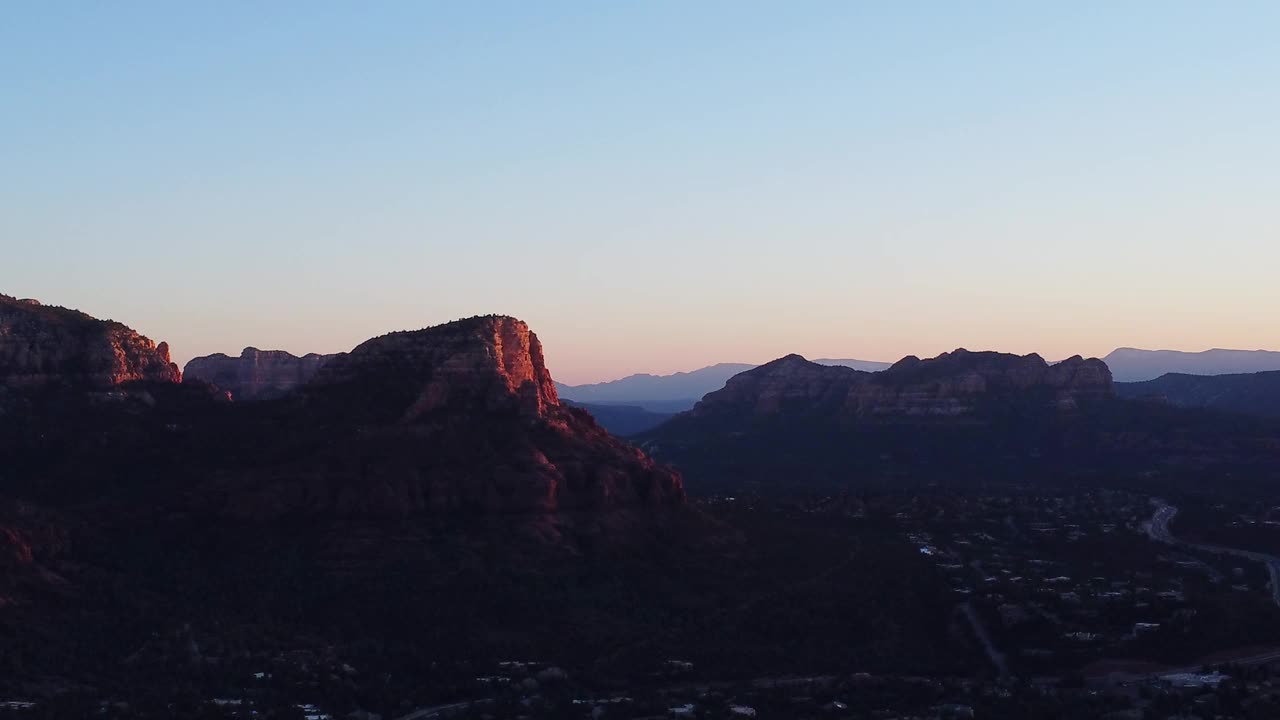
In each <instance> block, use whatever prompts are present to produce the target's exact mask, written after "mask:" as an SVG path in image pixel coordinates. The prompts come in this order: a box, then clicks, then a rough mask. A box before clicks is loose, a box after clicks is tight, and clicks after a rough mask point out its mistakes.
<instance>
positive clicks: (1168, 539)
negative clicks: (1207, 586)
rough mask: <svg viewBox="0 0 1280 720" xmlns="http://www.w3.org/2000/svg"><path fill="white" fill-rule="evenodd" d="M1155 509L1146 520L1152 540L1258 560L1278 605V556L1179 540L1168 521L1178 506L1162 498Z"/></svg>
mask: <svg viewBox="0 0 1280 720" xmlns="http://www.w3.org/2000/svg"><path fill="white" fill-rule="evenodd" d="M1155 503H1156V511H1155V513H1154V514H1153V515H1152V516H1151V520H1149V521H1147V523H1146V529H1147V535H1149V536H1150V537H1151V539H1152V540H1156V541H1159V542H1162V543H1167V544H1169V545H1175V546H1178V547H1182V548H1186V549H1188V550H1198V551H1200V552H1207V553H1213V554H1215V555H1234V556H1236V557H1239V558H1244V559H1246V560H1252V561H1254V562H1260V563H1262V564H1263V565H1266V567H1267V572H1268V573H1270V574H1271V600H1272V601H1273V602H1274V603H1275V604H1276V605H1280V557H1276V556H1275V555H1268V554H1266V553H1260V552H1254V551H1252V550H1240V549H1239V548H1229V547H1223V546H1221V545H1207V544H1203V543H1191V542H1186V541H1185V540H1179V539H1178V538H1176V537H1174V536H1173V533H1172V532H1170V531H1169V523H1170V522H1172V521H1173V518H1174V516H1175V515H1177V514H1178V508H1176V507H1174V506H1173V505H1169V504H1168V503H1166V502H1164V501H1163V500H1156V501H1155Z"/></svg>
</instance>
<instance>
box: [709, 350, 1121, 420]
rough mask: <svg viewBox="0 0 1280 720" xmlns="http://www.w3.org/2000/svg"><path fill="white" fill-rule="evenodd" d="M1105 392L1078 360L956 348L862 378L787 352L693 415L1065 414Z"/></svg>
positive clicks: (1093, 369) (1107, 384) (1091, 366)
mask: <svg viewBox="0 0 1280 720" xmlns="http://www.w3.org/2000/svg"><path fill="white" fill-rule="evenodd" d="M1112 392H1113V390H1112V383H1111V373H1110V371H1109V370H1107V366H1106V365H1105V364H1104V363H1103V362H1102V361H1101V360H1097V359H1090V360H1085V359H1083V358H1081V357H1079V356H1076V357H1073V358H1071V359H1069V360H1065V361H1063V362H1061V363H1058V364H1056V365H1050V364H1048V363H1046V362H1045V361H1044V360H1043V359H1042V358H1041V357H1040V356H1039V355H1034V354H1033V355H1026V356H1017V355H1009V354H1004V353H994V352H969V351H967V350H964V349H960V350H956V351H954V352H951V353H943V354H942V355H939V356H938V357H936V358H932V359H929V360H921V359H919V358H917V357H914V356H909V357H906V358H903V359H902V360H900V361H898V362H897V363H895V364H894V365H893V366H892V367H890V368H889V369H887V370H884V371H882V372H878V373H869V372H861V371H858V370H853V369H850V368H847V367H838V366H827V365H819V364H817V363H813V362H809V361H808V360H805V359H804V358H803V357H800V356H799V355H788V356H786V357H783V358H780V359H778V360H774V361H773V362H771V363H768V364H766V365H762V366H760V367H759V368H756V369H754V370H751V371H748V372H745V373H742V374H740V375H737V376H735V377H734V378H732V379H730V380H729V382H728V383H727V384H726V385H725V387H724V389H723V390H720V391H717V392H714V393H710V394H708V395H707V396H706V397H705V398H704V399H703V400H702V402H700V403H698V405H697V406H696V407H695V408H694V410H693V412H692V415H693V416H695V417H696V416H699V415H702V416H705V415H713V414H716V413H746V414H749V415H756V416H764V415H770V414H774V413H780V412H785V411H787V410H794V411H797V412H803V413H805V414H806V415H810V416H811V415H814V414H825V415H829V416H832V417H841V418H844V419H848V420H862V421H867V420H884V421H888V420H910V419H912V418H920V419H923V418H931V417H932V418H940V417H957V416H965V415H971V414H973V413H975V412H976V411H977V410H978V409H979V406H980V405H983V404H989V403H992V402H996V403H1006V404H1007V403H1020V404H1027V403H1030V404H1038V405H1043V406H1046V407H1053V408H1056V409H1059V410H1068V409H1072V408H1075V407H1077V406H1078V404H1079V402H1080V401H1081V400H1084V399H1086V398H1100V397H1109V396H1110V395H1111V394H1112Z"/></svg>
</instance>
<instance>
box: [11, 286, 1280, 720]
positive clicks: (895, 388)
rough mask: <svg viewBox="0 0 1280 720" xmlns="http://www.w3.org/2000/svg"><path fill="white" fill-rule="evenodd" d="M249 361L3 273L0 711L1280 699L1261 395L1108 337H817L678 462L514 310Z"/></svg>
mask: <svg viewBox="0 0 1280 720" xmlns="http://www.w3.org/2000/svg"><path fill="white" fill-rule="evenodd" d="M245 357H248V358H249V359H250V360H251V361H252V364H253V366H254V367H262V363H264V362H266V361H265V360H263V359H262V358H263V357H264V355H263V354H261V353H258V354H255V353H242V356H241V360H240V361H236V360H235V359H233V358H225V359H224V360H221V361H220V362H221V363H222V365H220V366H218V367H211V368H210V372H211V373H213V375H212V376H213V377H228V378H234V379H235V381H236V382H237V383H239V384H238V385H237V386H236V388H237V389H236V391H235V392H231V393H229V392H228V391H226V390H223V389H221V388H219V387H217V386H216V385H215V384H210V383H209V382H207V381H201V380H199V379H195V378H191V377H188V378H186V379H185V381H184V379H183V378H182V375H181V373H180V372H179V371H178V369H177V367H176V366H174V365H173V364H172V363H170V362H169V357H168V349H167V347H165V346H164V345H163V343H161V344H156V343H153V342H152V341H151V340H149V339H147V338H145V337H143V336H141V335H138V334H137V333H135V332H134V331H132V330H130V329H129V328H127V327H126V326H124V325H121V324H119V323H111V322H104V321H99V320H95V319H94V318H92V317H90V316H88V315H84V314H82V313H77V312H75V311H70V310H66V309H63V308H54V307H47V306H43V305H39V304H37V303H33V302H27V301H19V300H15V299H13V298H5V297H0V650H2V652H0V714H3V715H12V716H17V717H51V718H61V717H108V718H134V717H139V718H142V717H145V718H173V717H281V718H298V717H304V718H310V719H312V720H320V719H321V718H339V717H352V718H366V719H367V718H371V717H374V716H382V717H384V718H406V719H408V718H431V717H451V716H459V717H491V718H517V717H537V718H562V717H580V718H592V719H593V720H594V719H596V718H600V717H617V718H640V717H655V716H669V717H713V718H720V717H756V716H760V717H858V718H872V717H874V718H888V717H927V718H963V717H978V716H980V717H997V718H1001V717H1007V718H1025V717H1046V718H1055V717H1056V718H1093V717H1107V716H1109V717H1114V718H1145V717H1153V718H1166V717H1178V716H1186V715H1187V714H1188V713H1195V714H1197V715H1199V716H1202V717H1229V718H1235V717H1239V718H1246V717H1248V718H1254V717H1273V716H1274V713H1275V711H1276V709H1277V707H1278V706H1277V703H1276V701H1275V699H1274V697H1273V693H1272V687H1273V686H1272V685H1271V682H1270V679H1269V678H1270V669H1269V668H1270V664H1271V663H1273V662H1275V661H1276V660H1277V659H1280V606H1278V604H1277V599H1278V598H1277V594H1276V587H1277V584H1278V583H1277V581H1276V577H1275V575H1274V573H1275V572H1276V570H1275V567H1274V565H1280V561H1277V562H1276V563H1274V564H1273V563H1272V562H1271V560H1270V559H1269V558H1270V557H1271V556H1270V555H1267V553H1270V552H1276V551H1277V548H1278V547H1280V543H1274V542H1273V541H1274V538H1272V537H1271V536H1270V535H1268V534H1267V532H1268V528H1271V527H1272V526H1271V523H1273V522H1280V520H1277V518H1276V516H1275V510H1274V508H1271V507H1270V504H1269V502H1270V500H1269V494H1268V488H1269V487H1271V486H1272V479H1273V478H1274V476H1275V474H1276V472H1278V471H1280V467H1278V466H1277V464H1276V462H1275V458H1276V453H1277V452H1280V443H1277V441H1276V438H1277V435H1276V434H1275V432H1274V426H1273V425H1271V424H1268V423H1267V421H1263V420H1259V419H1256V418H1248V417H1244V416H1235V415H1220V414H1215V413H1206V412H1204V411H1191V410H1185V409H1180V408H1175V407H1170V406H1168V405H1166V404H1151V403H1145V402H1127V401H1124V400H1121V399H1118V398H1116V397H1115V396H1114V392H1113V388H1112V386H1111V379H1110V374H1109V371H1108V370H1107V368H1106V366H1105V365H1104V364H1102V363H1101V362H1100V361H1096V360H1083V359H1078V358H1077V359H1072V360H1069V361H1067V362H1065V363H1061V364H1059V365H1057V366H1049V365H1048V364H1047V363H1044V361H1043V360H1040V359H1039V358H1036V357H1035V356H1028V357H1025V358H1017V357H1015V356H1007V355H999V354H996V353H967V352H964V351H958V352H957V353H952V354H948V355H945V356H943V357H941V358H938V359H934V360H924V361H921V360H915V359H907V360H904V361H903V362H902V363H899V364H898V365H895V366H894V368H891V369H890V370H886V371H885V372H884V373H877V374H872V373H865V372H860V371H858V370H854V369H851V368H832V367H827V366H821V365H816V364H813V363H807V362H806V361H804V360H803V359H802V358H798V357H794V356H792V357H788V358H784V359H782V360H779V361H777V362H776V363H771V364H769V365H766V366H762V367H761V368H757V369H754V370H752V371H750V372H748V373H744V374H743V375H739V376H737V377H735V378H734V379H733V380H731V381H730V382H729V383H728V385H727V386H726V387H725V389H724V390H722V391H720V392H719V393H713V394H712V395H709V396H708V397H707V398H706V399H704V401H703V402H702V403H700V404H699V405H698V407H697V408H695V409H694V410H693V411H691V412H690V413H687V414H682V415H680V416H678V417H676V418H674V419H672V420H671V421H670V422H668V423H665V424H663V425H662V426H660V427H658V428H655V429H653V430H650V431H649V432H648V433H647V434H646V435H644V436H643V437H642V442H643V447H646V448H648V449H649V450H651V451H652V452H653V453H654V454H656V455H657V457H658V458H659V460H657V461H655V459H654V458H653V457H651V456H650V455H649V454H646V452H644V451H643V450H642V449H641V447H638V446H636V445H633V444H631V443H628V442H625V441H623V440H620V439H618V438H617V437H615V436H613V435H611V434H610V433H608V432H606V431H605V430H604V429H603V428H602V427H601V426H600V425H599V424H598V423H597V422H596V421H595V420H594V419H593V418H592V416H591V415H590V414H589V413H588V412H586V411H584V410H582V409H579V408H574V407H570V406H569V405H568V404H567V403H561V402H560V399H559V397H558V395H557V393H556V387H555V384H554V382H553V381H552V379H551V375H550V372H549V371H548V369H547V368H546V366H545V363H544V361H543V356H542V349H541V345H540V343H539V341H538V339H537V337H536V335H534V334H533V333H532V332H530V331H529V329H528V328H527V327H526V326H525V325H524V323H521V322H519V321H517V320H515V319H513V318H508V317H503V316H486V317H480V318H470V319H467V320H462V321H458V322H455V323H450V324H448V325H444V326H440V327H437V328H429V329H426V330H420V331H412V332H398V333H391V334H388V335H385V336H382V337H379V338H374V339H372V340H370V341H368V342H366V343H363V344H361V345H360V346H358V347H357V348H355V349H353V350H352V351H351V352H350V353H345V354H341V355H338V356H333V357H329V358H324V359H323V362H320V361H319V360H318V359H317V360H316V361H315V362H314V363H312V365H309V366H307V367H305V368H304V367H302V364H301V361H302V360H303V359H298V358H293V359H292V360H291V359H290V358H289V357H283V356H279V355H272V356H270V357H269V358H268V359H270V361H271V362H272V363H276V364H277V365H278V366H279V367H278V368H277V369H278V370H279V371H278V372H275V371H273V372H271V373H264V374H253V373H248V374H245V373H243V372H241V369H242V368H241V367H240V365H238V364H237V363H238V362H240V363H242V362H244V358H245ZM295 361H296V362H295ZM304 376H305V377H304ZM237 392H238V393H239V394H240V395H241V396H242V398H244V397H245V396H247V395H253V396H254V399H253V400H245V399H242V400H236V399H235V397H234V396H235V395H236V393H237ZM229 395H230V396H229ZM663 460H670V461H672V462H674V463H676V465H677V467H672V466H671V465H666V464H664V463H663V462H662V461H663ZM681 471H683V473H682V472H681ZM686 483H687V486H688V488H689V492H688V493H686Z"/></svg>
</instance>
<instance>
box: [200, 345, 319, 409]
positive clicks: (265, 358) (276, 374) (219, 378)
mask: <svg viewBox="0 0 1280 720" xmlns="http://www.w3.org/2000/svg"><path fill="white" fill-rule="evenodd" d="M335 357H337V355H320V354H317V353H308V354H306V355H303V356H302V357H298V356H296V355H293V354H291V353H288V352H285V351H284V350H259V349H257V348H253V347H247V348H245V349H244V350H243V351H241V352H240V356H239V357H230V356H228V355H224V354H222V353H216V354H214V355H205V356H203V357H198V358H193V359H192V360H191V361H190V362H188V363H187V365H186V367H184V368H183V370H182V377H183V379H184V380H185V381H192V380H201V381H204V382H207V383H209V384H211V385H214V386H216V387H217V388H218V389H220V390H225V391H226V392H228V393H230V394H231V397H232V399H233V400H238V401H246V400H268V399H271V398H276V397H280V396H281V395H284V394H286V393H288V392H291V391H292V390H294V389H295V388H297V387H298V386H300V385H305V384H306V383H308V382H310V381H311V378H313V377H315V375H316V373H317V372H319V371H320V368H321V367H323V366H324V364H325V363H327V362H329V361H330V360H332V359H333V358H335Z"/></svg>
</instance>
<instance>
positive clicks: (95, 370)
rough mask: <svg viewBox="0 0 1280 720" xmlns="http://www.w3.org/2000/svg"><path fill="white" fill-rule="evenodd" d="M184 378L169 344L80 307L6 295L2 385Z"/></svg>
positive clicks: (1, 307) (99, 384) (0, 337)
mask: <svg viewBox="0 0 1280 720" xmlns="http://www.w3.org/2000/svg"><path fill="white" fill-rule="evenodd" d="M181 380H182V373H181V372H179V370H178V366H177V365H175V364H173V363H172V362H171V361H170V359H169V346H168V345H167V344H165V343H160V344H159V345H157V344H156V343H154V342H152V341H151V340H150V339H148V338H146V337H144V336H142V335H139V334H138V333H137V332H135V331H133V330H132V329H130V328H128V327H125V326H124V325H122V324H120V323H117V322H113V321H110V320H98V319H95V318H92V317H90V316H88V315H86V314H84V313H82V312H79V311H77V310H68V309H66V308H61V307H51V306H45V305H41V304H40V303H39V302H36V301H34V300H18V299H16V298H12V297H9V296H7V295H0V385H3V386H7V387H10V388H17V389H26V388H40V387H44V386H48V385H66V386H72V387H83V388H89V389H96V390H105V389H110V388H112V387H115V386H118V385H121V384H124V383H128V382H137V381H144V382H161V383H177V382H180V381H181Z"/></svg>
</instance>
